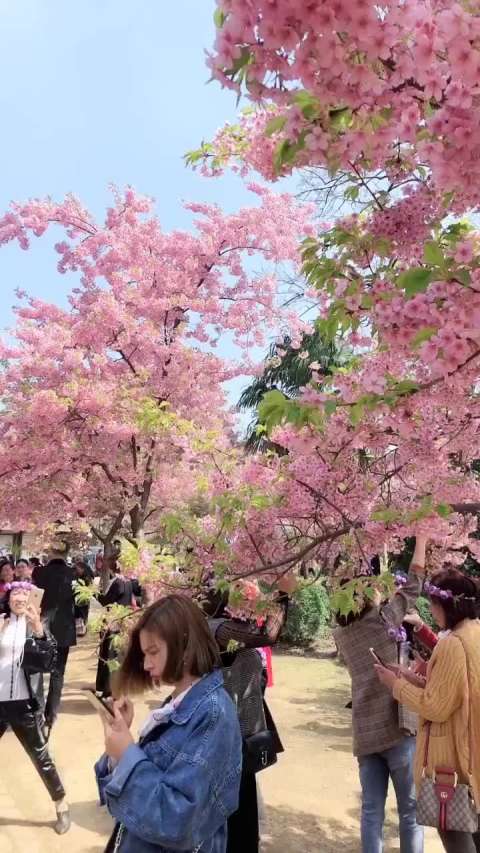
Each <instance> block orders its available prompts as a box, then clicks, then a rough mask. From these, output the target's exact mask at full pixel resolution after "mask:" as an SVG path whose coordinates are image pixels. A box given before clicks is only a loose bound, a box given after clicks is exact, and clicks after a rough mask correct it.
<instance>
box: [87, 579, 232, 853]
mask: <svg viewBox="0 0 480 853" xmlns="http://www.w3.org/2000/svg"><path fill="white" fill-rule="evenodd" d="M219 663H220V660H219V654H218V649H217V645H216V642H215V640H214V638H213V636H212V634H211V632H210V630H209V628H208V624H207V621H206V619H205V617H204V616H203V615H202V613H201V611H200V609H199V607H198V606H197V605H196V604H194V603H193V602H192V601H190V599H188V598H187V597H186V596H182V595H169V596H167V597H166V598H163V599H160V600H159V601H156V602H155V603H154V604H152V605H151V606H150V607H149V608H148V609H147V610H146V611H145V612H144V613H142V615H141V616H140V619H139V621H138V623H137V624H136V626H135V628H134V629H133V631H132V634H131V637H130V643H129V647H128V651H127V654H126V657H125V660H124V662H123V664H122V666H121V669H120V670H119V675H118V681H117V682H116V684H115V685H114V686H115V687H116V689H117V692H118V691H122V692H123V693H125V694H126V695H128V694H130V695H131V694H134V693H139V692H142V691H144V690H146V689H148V688H151V687H153V686H160V685H168V686H169V687H170V688H171V694H170V696H169V698H168V699H166V700H165V702H164V703H163V704H162V705H161V706H160V707H158V708H157V709H156V710H154V711H153V712H152V713H151V714H150V716H149V717H148V719H147V720H146V722H145V723H144V725H143V727H142V729H141V731H140V740H139V742H138V743H135V741H134V739H133V736H132V734H131V732H130V727H131V725H132V721H133V706H132V703H131V701H130V700H129V699H126V698H123V699H121V700H119V701H116V702H114V703H113V717H112V716H108V715H105V717H104V726H105V754H104V755H103V756H102V758H101V759H100V761H99V762H98V763H97V765H96V768H95V769H96V774H97V780H98V784H99V790H100V799H101V802H102V803H106V804H107V807H108V810H109V812H110V814H111V815H112V817H114V818H115V820H116V825H115V829H114V832H113V835H112V837H111V838H110V841H109V843H108V846H107V848H106V853H154V851H158V853H173V851H179V850H182V851H184V853H225V850H226V844H227V818H228V816H229V815H230V814H232V813H233V812H234V811H235V809H236V808H237V804H238V792H239V786H240V774H241V763H242V758H241V756H242V746H241V736H240V728H239V724H238V720H237V714H236V711H235V706H234V704H233V702H232V700H231V699H230V698H229V696H228V695H227V693H226V691H225V690H224V689H223V676H222V673H221V670H220V669H219Z"/></svg>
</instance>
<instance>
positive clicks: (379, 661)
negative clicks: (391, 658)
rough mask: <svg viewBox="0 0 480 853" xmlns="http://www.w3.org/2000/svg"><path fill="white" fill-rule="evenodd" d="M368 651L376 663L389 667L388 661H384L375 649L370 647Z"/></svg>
mask: <svg viewBox="0 0 480 853" xmlns="http://www.w3.org/2000/svg"><path fill="white" fill-rule="evenodd" d="M368 651H369V652H370V654H371V656H372V658H373V659H374V661H375V663H378V664H380V666H384V667H385V669H388V665H387V664H386V663H384V661H383V660H382V659H381V657H380V655H377V653H376V651H375V649H373V648H370V649H369V650H368Z"/></svg>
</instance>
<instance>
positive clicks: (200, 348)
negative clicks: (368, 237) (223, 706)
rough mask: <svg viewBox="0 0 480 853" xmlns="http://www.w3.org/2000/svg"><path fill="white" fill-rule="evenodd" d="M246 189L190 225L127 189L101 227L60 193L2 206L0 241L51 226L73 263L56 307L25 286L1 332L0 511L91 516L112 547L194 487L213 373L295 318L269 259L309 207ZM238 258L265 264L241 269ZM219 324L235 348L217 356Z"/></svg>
mask: <svg viewBox="0 0 480 853" xmlns="http://www.w3.org/2000/svg"><path fill="white" fill-rule="evenodd" d="M256 197H257V198H258V199H259V204H258V206H256V207H255V206H252V207H251V208H248V209H245V210H242V211H239V212H238V213H236V214H233V215H231V216H225V215H223V214H222V213H221V211H220V210H219V209H218V208H216V207H211V206H204V205H196V206H191V208H192V210H193V212H194V213H195V214H196V215H197V218H196V231H195V232H193V233H189V232H174V233H172V234H165V233H163V231H162V229H161V227H160V224H159V222H158V221H157V220H156V218H155V217H154V215H153V213H152V203H151V202H150V201H149V200H147V199H144V198H142V197H139V196H138V195H136V194H135V193H134V192H133V191H132V190H127V191H126V192H125V193H124V194H123V195H119V194H118V195H117V196H116V198H115V204H114V206H113V207H112V208H111V209H110V210H108V212H107V217H106V220H105V223H104V224H98V223H96V222H95V221H94V219H93V217H92V216H91V215H90V214H89V213H88V212H87V211H86V210H84V208H82V206H81V205H80V203H79V202H78V201H77V200H75V199H74V198H71V197H69V198H67V199H66V200H65V201H64V202H63V203H61V204H56V203H54V202H52V201H51V200H46V201H37V200H35V201H31V202H28V203H27V204H24V205H13V206H12V209H11V212H9V213H7V214H6V215H5V216H4V217H3V218H2V219H1V220H0V240H1V241H2V242H8V241H11V240H17V241H18V242H19V243H20V245H21V247H22V248H24V249H28V246H29V239H30V237H31V235H35V236H38V237H39V236H41V234H42V233H44V231H45V230H46V229H47V228H48V227H52V226H56V227H60V228H61V229H63V231H64V232H65V239H64V240H62V241H61V242H59V243H58V244H57V246H56V250H57V252H58V254H59V256H60V259H59V263H58V268H59V271H60V272H61V273H69V272H75V273H79V274H80V284H79V286H77V287H76V288H75V289H74V290H73V292H72V294H71V297H70V305H69V307H68V308H67V309H61V308H58V307H56V306H53V305H49V304H47V303H45V302H42V301H41V300H36V299H26V298H23V299H22V301H21V304H20V306H19V307H18V309H17V315H18V323H17V326H16V328H15V330H13V331H14V337H13V341H12V340H11V339H9V340H7V341H4V343H3V344H2V349H1V356H2V359H3V370H2V372H1V375H0V383H1V395H2V404H3V406H2V411H1V414H0V430H1V442H0V488H1V490H2V504H3V511H4V515H5V516H6V517H8V518H9V520H10V521H11V522H12V523H13V522H15V523H16V524H20V525H21V526H22V527H23V526H27V525H28V526H31V525H32V524H41V523H42V522H44V523H46V522H51V521H52V520H56V519H59V518H61V519H62V520H66V521H68V522H69V523H73V524H77V525H80V526H86V525H89V527H90V529H91V530H92V531H93V533H94V534H95V535H96V536H97V537H98V538H99V539H100V540H101V541H102V542H103V543H104V544H105V546H106V547H107V548H108V546H109V545H110V544H111V542H112V540H113V538H115V537H116V536H118V535H119V534H120V533H122V532H123V533H126V535H127V536H129V537H130V538H131V539H132V540H134V541H139V540H141V539H142V538H143V537H144V536H145V535H147V536H148V535H149V534H152V533H154V532H158V519H159V516H160V514H161V513H164V512H166V511H167V510H171V509H173V508H174V507H175V506H176V505H177V504H179V503H180V502H182V501H183V502H188V500H190V498H192V497H193V496H194V494H195V493H196V491H197V479H198V476H199V471H200V469H201V467H202V465H207V463H209V460H210V457H211V448H212V447H213V446H215V447H216V448H217V449H221V448H222V447H223V446H225V445H226V444H228V443H229V440H230V435H231V429H232V419H231V416H230V415H229V414H228V406H227V403H226V397H225V392H224V390H223V386H224V383H225V382H226V381H227V380H229V379H230V378H231V377H234V376H236V375H237V374H238V373H241V372H242V371H245V370H246V369H248V370H251V365H252V361H251V356H250V349H251V347H252V345H253V344H257V343H261V342H262V341H263V340H264V337H265V334H266V332H267V331H268V328H269V327H270V328H271V327H272V325H275V326H276V325H277V324H278V323H284V324H288V325H289V326H291V325H292V324H293V327H294V329H295V330H296V334H298V335H301V334H302V333H303V330H304V329H305V328H306V327H305V324H304V323H302V322H300V321H299V320H297V319H296V318H295V316H294V315H293V313H292V312H285V311H284V310H283V309H282V308H281V307H280V306H279V305H278V304H277V301H276V286H275V276H274V265H275V264H276V263H279V262H282V261H284V262H292V261H293V262H295V261H298V250H297V241H298V239H299V238H301V237H302V235H305V234H308V233H310V234H312V233H313V232H312V227H311V225H310V224H309V211H308V210H306V209H304V208H303V207H300V206H298V205H297V204H296V203H295V201H294V200H292V199H289V198H288V197H287V196H283V197H281V198H278V197H276V196H274V195H273V194H271V193H270V192H268V191H264V190H258V191H257V193H256ZM250 257H255V258H256V259H257V260H259V259H261V260H263V263H264V266H265V267H266V270H267V271H265V272H262V273H259V274H255V273H252V272H250V271H249V260H248V259H249V258H250ZM223 332H228V333H229V334H230V335H231V336H232V337H233V339H234V341H235V343H236V345H237V350H238V353H239V355H238V358H237V359H236V361H233V360H230V361H228V360H226V359H224V358H221V357H219V356H218V354H216V344H217V342H218V338H219V335H220V334H221V333H223ZM26 496H28V499H27V498H26Z"/></svg>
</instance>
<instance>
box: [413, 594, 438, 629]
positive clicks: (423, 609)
mask: <svg viewBox="0 0 480 853" xmlns="http://www.w3.org/2000/svg"><path fill="white" fill-rule="evenodd" d="M415 606H416V608H417V610H418V612H419V614H420V618H421V619H422V621H423V622H425V625H429V626H430V628H435V627H436V625H435V621H434V619H433V617H432V614H431V611H430V602H429V600H428V598H426V597H425V596H424V595H421V596H420V598H417V601H416V604H415Z"/></svg>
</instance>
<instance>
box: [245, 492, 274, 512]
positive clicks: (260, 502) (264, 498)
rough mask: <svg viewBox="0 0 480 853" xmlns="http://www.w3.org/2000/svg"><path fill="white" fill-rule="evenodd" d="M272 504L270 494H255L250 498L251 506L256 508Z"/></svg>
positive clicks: (264, 507)
mask: <svg viewBox="0 0 480 853" xmlns="http://www.w3.org/2000/svg"><path fill="white" fill-rule="evenodd" d="M271 505H272V501H271V500H270V498H269V497H268V495H253V497H252V498H251V499H250V506H253V507H255V509H267V508H268V507H269V506H271Z"/></svg>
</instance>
